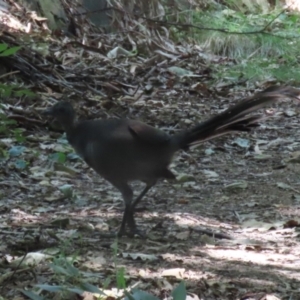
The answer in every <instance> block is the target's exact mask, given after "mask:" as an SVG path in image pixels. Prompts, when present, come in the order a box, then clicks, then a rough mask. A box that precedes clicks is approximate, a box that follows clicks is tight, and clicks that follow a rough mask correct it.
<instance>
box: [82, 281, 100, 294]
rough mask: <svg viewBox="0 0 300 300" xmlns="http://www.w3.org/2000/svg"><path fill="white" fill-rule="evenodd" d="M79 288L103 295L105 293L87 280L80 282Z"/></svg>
mask: <svg viewBox="0 0 300 300" xmlns="http://www.w3.org/2000/svg"><path fill="white" fill-rule="evenodd" d="M81 288H82V289H83V290H85V291H86V292H90V293H95V294H100V295H105V293H103V292H102V291H101V290H99V288H98V287H96V286H95V285H92V284H90V283H88V282H82V283H81Z"/></svg>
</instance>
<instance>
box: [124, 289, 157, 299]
mask: <svg viewBox="0 0 300 300" xmlns="http://www.w3.org/2000/svg"><path fill="white" fill-rule="evenodd" d="M125 294H126V297H125V300H160V299H159V298H157V297H155V296H153V295H151V294H149V293H147V292H144V291H141V290H134V291H133V292H132V293H131V294H129V293H125Z"/></svg>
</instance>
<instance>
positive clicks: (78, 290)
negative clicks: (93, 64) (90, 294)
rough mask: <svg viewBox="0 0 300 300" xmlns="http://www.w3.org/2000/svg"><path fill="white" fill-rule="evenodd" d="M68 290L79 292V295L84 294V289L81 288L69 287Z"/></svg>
mask: <svg viewBox="0 0 300 300" xmlns="http://www.w3.org/2000/svg"><path fill="white" fill-rule="evenodd" d="M67 290H68V291H69V292H72V293H75V294H78V295H82V294H83V293H84V290H82V289H80V288H76V287H75V288H67Z"/></svg>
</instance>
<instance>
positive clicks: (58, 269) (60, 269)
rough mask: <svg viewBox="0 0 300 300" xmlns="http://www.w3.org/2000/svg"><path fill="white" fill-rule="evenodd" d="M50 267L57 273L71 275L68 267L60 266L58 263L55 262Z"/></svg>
mask: <svg viewBox="0 0 300 300" xmlns="http://www.w3.org/2000/svg"><path fill="white" fill-rule="evenodd" d="M50 267H51V268H52V270H53V271H54V272H56V273H59V274H63V275H66V276H70V275H71V274H70V273H69V272H68V270H67V269H66V268H63V267H61V266H58V265H55V264H50Z"/></svg>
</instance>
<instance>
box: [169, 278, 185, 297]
mask: <svg viewBox="0 0 300 300" xmlns="http://www.w3.org/2000/svg"><path fill="white" fill-rule="evenodd" d="M172 296H173V300H185V299H186V288H185V285H184V282H183V281H181V282H180V283H179V285H178V286H177V287H176V288H175V289H174V290H173V291H172Z"/></svg>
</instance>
